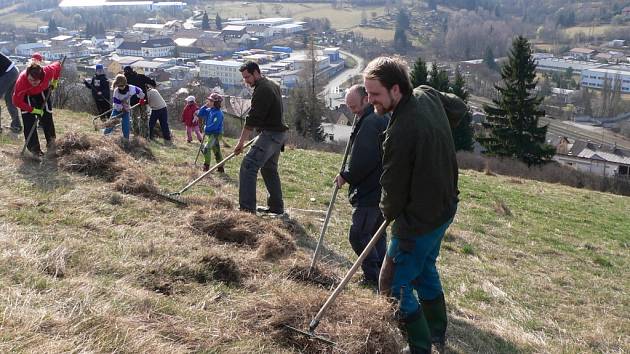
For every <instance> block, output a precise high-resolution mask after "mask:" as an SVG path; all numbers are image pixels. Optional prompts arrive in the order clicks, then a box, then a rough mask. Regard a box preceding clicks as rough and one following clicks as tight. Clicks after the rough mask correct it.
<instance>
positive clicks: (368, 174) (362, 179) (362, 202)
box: [341, 105, 389, 207]
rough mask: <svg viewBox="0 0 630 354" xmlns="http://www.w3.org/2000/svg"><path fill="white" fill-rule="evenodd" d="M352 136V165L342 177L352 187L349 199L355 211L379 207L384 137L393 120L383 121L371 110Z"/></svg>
mask: <svg viewBox="0 0 630 354" xmlns="http://www.w3.org/2000/svg"><path fill="white" fill-rule="evenodd" d="M358 119H359V120H358V121H357V123H356V124H355V126H354V129H353V130H352V133H351V134H350V144H351V147H350V152H349V155H348V162H347V163H346V165H345V166H344V169H343V171H341V177H343V179H345V180H346V181H347V182H348V184H349V188H348V198H349V199H350V204H352V206H353V207H376V206H378V203H379V201H380V200H381V183H380V181H379V180H380V178H381V173H383V165H382V163H381V152H380V147H381V134H383V132H384V131H385V129H386V128H387V123H388V122H389V117H388V116H386V117H381V116H378V115H377V114H376V112H374V107H373V106H372V105H370V106H368V107H367V108H366V109H365V112H363V115H362V116H361V117H358Z"/></svg>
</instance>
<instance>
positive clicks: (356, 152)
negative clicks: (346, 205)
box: [335, 85, 389, 288]
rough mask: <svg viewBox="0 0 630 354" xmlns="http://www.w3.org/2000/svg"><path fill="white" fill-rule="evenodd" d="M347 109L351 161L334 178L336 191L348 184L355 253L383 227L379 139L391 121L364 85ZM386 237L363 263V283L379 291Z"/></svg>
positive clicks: (353, 91)
mask: <svg viewBox="0 0 630 354" xmlns="http://www.w3.org/2000/svg"><path fill="white" fill-rule="evenodd" d="M346 105H347V106H348V108H349V109H350V111H351V112H352V113H354V114H355V123H354V128H353V129H352V133H351V134H350V146H351V147H350V155H349V161H348V163H347V164H346V165H345V166H344V169H343V171H342V172H341V173H340V174H338V175H337V177H336V178H335V183H336V184H337V187H339V188H341V186H343V185H344V184H345V183H346V182H347V183H348V184H349V190H348V198H349V199H350V204H352V225H351V226H350V233H349V240H350V245H351V246H352V249H353V250H354V252H355V253H356V254H357V256H358V255H360V254H361V252H363V250H364V249H365V246H366V245H367V244H368V242H370V239H371V238H372V235H374V233H375V232H376V230H378V227H379V226H380V225H381V224H382V223H383V220H384V219H383V214H381V210H380V209H379V208H378V203H379V201H380V199H381V183H380V182H379V179H380V177H381V173H382V172H383V165H382V164H381V153H380V142H381V140H380V135H381V134H382V133H383V132H384V131H385V129H386V128H387V123H388V122H389V119H388V118H383V117H379V116H377V115H376V113H374V107H373V106H372V105H371V104H370V103H369V102H368V98H367V92H366V91H365V87H363V86H362V85H354V86H352V87H351V88H350V89H348V92H347V93H346ZM385 239H386V236H383V237H381V239H380V240H379V242H378V243H377V244H376V246H375V247H374V248H373V249H372V251H371V252H370V253H369V254H368V256H367V257H365V259H364V260H363V263H362V264H361V269H362V270H363V280H362V281H361V283H362V284H363V285H366V286H370V287H374V288H376V287H377V286H378V275H379V272H380V270H381V265H382V264H383V257H385V247H386V241H385Z"/></svg>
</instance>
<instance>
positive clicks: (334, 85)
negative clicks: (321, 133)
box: [322, 50, 365, 107]
mask: <svg viewBox="0 0 630 354" xmlns="http://www.w3.org/2000/svg"><path fill="white" fill-rule="evenodd" d="M340 52H341V54H343V56H344V57H352V58H353V59H354V60H355V61H356V63H357V65H356V66H355V67H354V68H350V69H346V70H344V71H342V72H340V73H339V74H337V75H336V76H335V77H333V78H332V80H330V81H329V82H328V83H327V84H326V86H324V90H323V91H322V93H323V94H324V97H325V100H326V105H327V106H328V107H334V106H338V105H340V104H341V103H343V102H344V101H343V100H344V98H343V94H341V93H340V92H341V90H340V86H341V85H342V84H343V83H345V82H346V81H348V80H350V79H351V78H352V77H354V76H355V75H359V74H361V72H362V71H363V66H364V65H365V60H363V58H361V57H360V56H357V55H354V54H352V53H349V52H346V51H343V50H342V51H340Z"/></svg>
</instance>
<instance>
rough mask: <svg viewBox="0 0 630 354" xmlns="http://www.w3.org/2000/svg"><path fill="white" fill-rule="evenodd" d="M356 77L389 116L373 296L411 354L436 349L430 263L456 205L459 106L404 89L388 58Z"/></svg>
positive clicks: (436, 287)
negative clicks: (393, 310) (388, 309)
mask: <svg viewBox="0 0 630 354" xmlns="http://www.w3.org/2000/svg"><path fill="white" fill-rule="evenodd" d="M363 79H364V83H365V88H366V91H367V93H368V100H369V102H370V103H372V104H373V105H374V108H375V109H376V112H377V113H378V114H380V115H384V114H385V113H388V112H391V113H392V116H391V118H390V121H389V125H388V126H387V130H386V132H385V141H384V143H383V174H382V176H381V185H382V187H383V193H382V197H381V210H382V212H383V215H384V217H385V219H386V220H388V221H390V222H392V228H391V231H392V235H391V242H390V243H389V247H388V249H387V254H386V256H385V260H384V262H383V267H382V268H381V274H380V279H379V287H380V291H381V293H383V294H384V295H386V296H390V297H393V298H394V299H395V300H396V301H397V302H398V305H399V320H400V321H401V325H402V328H403V329H404V332H405V333H406V336H407V341H408V343H409V350H410V352H411V353H431V346H432V344H433V346H434V347H435V348H436V349H437V350H438V351H440V352H443V350H444V346H445V340H446V326H447V316H446V304H445V300H444V293H443V290H442V284H441V282H440V277H439V275H438V271H437V268H436V266H435V261H436V258H437V256H438V254H439V250H440V245H441V243H442V238H443V237H444V233H445V232H446V229H447V228H448V227H449V225H450V224H451V223H452V222H453V218H454V217H455V212H456V211H457V203H458V200H459V199H458V194H459V191H458V189H457V177H458V170H457V159H456V156H455V146H454V143H453V137H452V133H451V127H454V126H456V125H457V123H458V122H459V120H461V118H462V117H463V116H464V114H465V113H466V111H467V107H466V104H465V103H464V102H463V101H462V100H460V99H459V98H457V97H456V96H454V95H451V94H444V93H441V92H439V91H436V90H434V89H433V88H431V87H429V86H420V87H418V88H416V89H415V90H412V87H411V80H410V78H409V73H408V69H407V66H406V64H405V63H404V62H402V61H401V60H399V59H396V58H389V57H379V58H376V59H374V60H373V61H371V62H370V63H369V64H368V66H367V67H366V68H365V70H364V72H363ZM414 290H415V292H416V293H417V295H416V293H414Z"/></svg>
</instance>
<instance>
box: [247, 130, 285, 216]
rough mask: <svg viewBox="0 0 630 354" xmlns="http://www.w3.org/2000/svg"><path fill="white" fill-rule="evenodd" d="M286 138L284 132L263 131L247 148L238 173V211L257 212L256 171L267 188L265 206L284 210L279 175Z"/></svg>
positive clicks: (277, 211) (278, 211) (270, 208)
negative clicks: (281, 154) (280, 160)
mask: <svg viewBox="0 0 630 354" xmlns="http://www.w3.org/2000/svg"><path fill="white" fill-rule="evenodd" d="M286 140H287V133H286V132H274V131H268V130H265V131H263V132H261V133H260V136H259V137H258V140H256V142H255V143H254V145H253V146H252V147H251V148H250V149H249V151H248V152H247V154H246V155H245V157H244V158H243V162H242V163H241V170H240V173H239V179H240V181H239V183H240V184H239V190H238V199H239V206H240V209H241V210H245V211H248V212H255V211H256V178H257V177H258V170H260V173H261V174H262V177H263V181H264V182H265V187H266V188H267V206H268V207H269V210H270V211H272V212H275V213H281V212H284V202H283V200H282V186H281V184H280V176H279V175H278V159H279V158H280V150H281V149H282V146H283V145H284V143H285V142H286Z"/></svg>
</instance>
